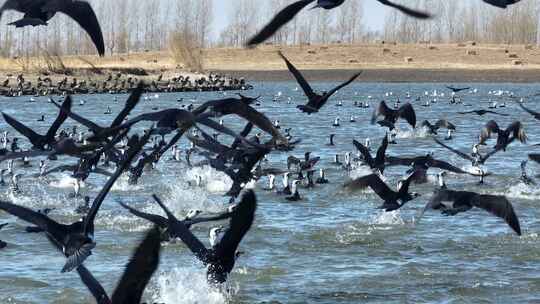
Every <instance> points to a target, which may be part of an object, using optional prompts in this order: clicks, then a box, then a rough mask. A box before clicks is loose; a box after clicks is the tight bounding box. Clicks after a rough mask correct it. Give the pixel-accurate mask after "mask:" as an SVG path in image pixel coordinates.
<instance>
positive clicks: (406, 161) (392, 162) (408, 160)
mask: <svg viewBox="0 0 540 304" xmlns="http://www.w3.org/2000/svg"><path fill="white" fill-rule="evenodd" d="M415 161H416V158H415V157H395V156H388V157H386V165H387V166H412V164H413V163H414V162H415Z"/></svg>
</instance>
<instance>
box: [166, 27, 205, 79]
mask: <svg viewBox="0 0 540 304" xmlns="http://www.w3.org/2000/svg"><path fill="white" fill-rule="evenodd" d="M169 48H170V52H171V56H172V57H173V59H174V61H175V62H176V63H177V64H178V65H179V66H180V67H181V68H183V69H186V70H189V71H190V72H202V71H203V70H204V69H203V52H202V50H201V48H200V47H199V46H198V45H197V43H196V41H195V37H193V36H192V35H189V34H186V33H182V32H177V33H175V34H173V35H172V37H171V41H170V42H169Z"/></svg>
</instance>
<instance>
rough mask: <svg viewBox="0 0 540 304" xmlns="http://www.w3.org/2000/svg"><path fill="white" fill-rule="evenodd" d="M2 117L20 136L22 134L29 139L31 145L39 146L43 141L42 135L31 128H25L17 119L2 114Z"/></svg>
mask: <svg viewBox="0 0 540 304" xmlns="http://www.w3.org/2000/svg"><path fill="white" fill-rule="evenodd" d="M2 116H3V117H4V120H5V121H6V122H7V123H8V124H9V125H10V126H11V127H13V129H15V130H17V132H19V133H20V134H22V135H23V136H24V137H26V138H28V140H29V141H30V143H32V145H34V146H39V141H40V140H42V139H43V136H42V135H39V134H37V133H36V132H35V131H34V130H32V129H30V128H29V127H27V126H25V125H24V124H23V123H21V122H19V121H18V120H16V119H15V118H13V117H11V116H9V115H7V114H6V113H3V112H2Z"/></svg>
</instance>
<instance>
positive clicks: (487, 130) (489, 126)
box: [480, 120, 500, 143]
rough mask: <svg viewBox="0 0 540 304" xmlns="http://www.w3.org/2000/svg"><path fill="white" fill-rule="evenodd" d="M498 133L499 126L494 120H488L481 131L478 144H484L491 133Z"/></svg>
mask: <svg viewBox="0 0 540 304" xmlns="http://www.w3.org/2000/svg"><path fill="white" fill-rule="evenodd" d="M499 131H500V129H499V125H498V124H497V122H495V121H494V120H490V121H488V122H487V123H486V125H485V126H484V128H483V129H482V131H481V132H480V143H484V142H485V141H486V140H487V139H488V138H490V137H491V133H498V132H499Z"/></svg>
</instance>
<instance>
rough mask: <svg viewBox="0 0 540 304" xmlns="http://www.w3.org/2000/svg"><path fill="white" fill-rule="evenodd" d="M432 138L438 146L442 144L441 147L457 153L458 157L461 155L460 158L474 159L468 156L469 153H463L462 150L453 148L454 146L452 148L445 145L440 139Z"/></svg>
mask: <svg viewBox="0 0 540 304" xmlns="http://www.w3.org/2000/svg"><path fill="white" fill-rule="evenodd" d="M433 140H435V142H436V143H437V144H439V145H440V146H442V147H444V148H446V149H448V150H450V151H452V152H454V153H455V154H457V155H458V156H459V157H461V158H464V159H467V160H470V161H473V160H474V158H472V156H470V155H469V154H467V153H463V152H461V151H459V150H457V149H454V148H452V147H450V146H448V145H446V144H445V143H443V142H441V141H440V140H438V139H437V138H435V137H434V138H433Z"/></svg>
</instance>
